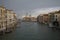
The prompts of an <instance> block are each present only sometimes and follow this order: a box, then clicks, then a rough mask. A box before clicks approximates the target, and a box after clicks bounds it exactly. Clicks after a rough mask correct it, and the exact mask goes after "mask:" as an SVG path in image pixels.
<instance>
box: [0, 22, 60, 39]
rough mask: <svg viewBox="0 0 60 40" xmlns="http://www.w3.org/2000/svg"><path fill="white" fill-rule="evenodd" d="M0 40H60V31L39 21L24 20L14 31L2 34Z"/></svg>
mask: <svg viewBox="0 0 60 40" xmlns="http://www.w3.org/2000/svg"><path fill="white" fill-rule="evenodd" d="M0 40H60V31H58V30H56V31H53V30H52V29H51V28H48V25H45V24H39V23H37V22H22V23H19V24H18V25H17V28H16V30H15V31H14V32H12V33H8V34H5V35H0Z"/></svg>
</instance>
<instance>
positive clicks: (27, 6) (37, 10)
mask: <svg viewBox="0 0 60 40" xmlns="http://www.w3.org/2000/svg"><path fill="white" fill-rule="evenodd" d="M1 4H2V1H1V0H0V5H1ZM4 6H5V7H6V8H8V9H13V10H14V11H15V12H16V14H17V15H18V16H20V17H22V16H24V15H25V14H26V12H29V14H32V15H33V16H37V15H39V14H41V13H45V12H47V11H48V12H49V11H51V10H52V11H53V10H57V9H60V0H4Z"/></svg>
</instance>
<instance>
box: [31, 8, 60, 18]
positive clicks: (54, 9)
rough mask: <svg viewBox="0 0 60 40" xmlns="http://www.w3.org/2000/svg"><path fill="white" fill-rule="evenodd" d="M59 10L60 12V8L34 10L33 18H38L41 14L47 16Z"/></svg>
mask: <svg viewBox="0 0 60 40" xmlns="http://www.w3.org/2000/svg"><path fill="white" fill-rule="evenodd" d="M57 10H60V7H52V8H41V9H35V10H32V12H31V14H32V16H35V17H37V16H38V15H40V14H47V13H49V12H52V11H57Z"/></svg>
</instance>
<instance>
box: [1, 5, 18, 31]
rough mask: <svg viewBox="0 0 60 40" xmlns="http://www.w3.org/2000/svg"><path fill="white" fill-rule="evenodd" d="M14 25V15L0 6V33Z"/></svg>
mask: <svg viewBox="0 0 60 40" xmlns="http://www.w3.org/2000/svg"><path fill="white" fill-rule="evenodd" d="M16 23H17V18H16V13H14V12H13V11H12V10H9V9H6V8H5V7H3V6H0V31H3V30H4V31H7V29H10V28H12V27H13V26H14V25H15V24H16ZM8 31H9V30H8Z"/></svg>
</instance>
